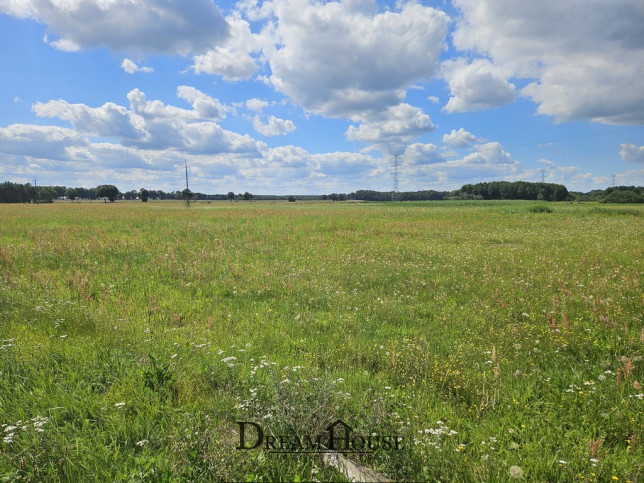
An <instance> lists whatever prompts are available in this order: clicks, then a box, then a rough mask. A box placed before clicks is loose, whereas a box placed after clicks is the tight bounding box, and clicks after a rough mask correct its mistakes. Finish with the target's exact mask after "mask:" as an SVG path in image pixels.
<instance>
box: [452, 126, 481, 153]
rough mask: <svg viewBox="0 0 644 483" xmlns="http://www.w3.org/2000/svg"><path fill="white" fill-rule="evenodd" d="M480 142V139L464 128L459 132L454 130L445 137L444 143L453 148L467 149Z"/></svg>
mask: <svg viewBox="0 0 644 483" xmlns="http://www.w3.org/2000/svg"><path fill="white" fill-rule="evenodd" d="M479 141H480V139H479V138H477V137H476V136H475V135H474V134H472V133H471V132H467V131H466V130H465V129H464V128H460V129H459V130H458V131H457V130H456V129H452V132H451V133H449V134H444V135H443V142H444V143H445V144H447V145H448V146H451V147H452V148H466V147H469V146H470V145H471V144H473V143H475V142H479Z"/></svg>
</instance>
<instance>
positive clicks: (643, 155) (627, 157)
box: [619, 143, 644, 163]
mask: <svg viewBox="0 0 644 483" xmlns="http://www.w3.org/2000/svg"><path fill="white" fill-rule="evenodd" d="M619 155H620V156H621V158H622V159H623V160H624V161H629V162H631V163H644V146H637V145H636V144H627V143H625V144H620V146H619Z"/></svg>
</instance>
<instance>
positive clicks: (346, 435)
mask: <svg viewBox="0 0 644 483" xmlns="http://www.w3.org/2000/svg"><path fill="white" fill-rule="evenodd" d="M237 424H238V425H239V445H238V446H237V448H236V449H238V450H254V449H263V450H266V451H268V452H269V453H337V452H339V453H372V452H374V451H377V450H381V451H400V450H402V449H403V443H404V438H403V437H401V436H397V435H379V434H376V433H372V434H369V435H364V434H358V433H356V432H355V431H354V429H353V428H352V427H351V426H349V425H348V424H347V423H345V422H344V421H342V420H341V419H338V420H336V421H334V422H333V423H331V424H329V426H327V427H326V429H325V430H324V431H321V432H320V433H318V434H315V435H311V434H307V435H297V434H288V435H272V434H271V435H269V434H266V433H265V432H264V429H263V428H262V427H261V426H260V425H259V424H257V423H253V422H248V421H238V422H237Z"/></svg>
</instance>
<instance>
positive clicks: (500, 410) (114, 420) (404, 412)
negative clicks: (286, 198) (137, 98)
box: [0, 201, 644, 481]
mask: <svg viewBox="0 0 644 483" xmlns="http://www.w3.org/2000/svg"><path fill="white" fill-rule="evenodd" d="M549 206H553V205H549ZM534 207H535V203H534V202H517V201H504V202H482V201H458V202H440V201H438V202H431V203H426V202H405V203H402V202H401V203H383V204H376V203H368V204H366V203H363V204H355V203H343V204H338V203H310V202H298V203H288V202H282V203H252V204H251V203H229V202H221V203H211V204H196V205H194V207H193V208H191V209H189V210H187V209H185V207H184V206H183V204H182V203H179V202H175V203H160V202H157V203H127V204H126V203H120V204H115V205H113V204H104V203H54V204H48V205H40V206H36V205H31V204H19V205H0V226H2V229H1V230H0V327H2V336H1V337H0V427H1V429H0V432H1V438H2V439H1V440H0V479H2V480H3V481H4V480H6V481H14V480H28V481H115V480H116V481H121V480H126V481H168V480H178V481H231V480H232V481H297V480H300V481H310V480H315V479H317V480H319V481H342V480H343V477H342V475H341V474H340V473H338V472H337V471H336V470H335V469H333V468H331V467H328V466H325V465H324V464H323V463H322V460H321V458H320V456H319V455H315V454H306V455H275V454H270V453H269V452H268V451H266V449H265V448H261V449H260V448H257V449H254V450H237V449H236V446H237V445H238V443H239V434H238V429H239V426H238V425H237V421H254V422H257V423H261V424H262V427H264V429H265V432H266V433H267V434H275V435H280V434H289V432H293V431H294V432H296V433H297V434H310V433H315V432H316V431H320V429H321V428H324V427H325V426H326V425H328V424H329V423H330V422H332V421H335V420H337V419H342V420H343V421H345V422H346V423H347V424H350V425H351V426H352V427H353V428H354V429H355V430H356V431H357V432H360V433H362V434H372V433H377V434H396V435H399V436H401V437H403V438H404V440H403V441H406V442H407V443H408V444H405V448H404V449H403V450H402V451H387V450H385V449H379V450H376V451H375V452H374V453H372V454H364V455H350V457H351V458H353V459H355V460H357V461H358V462H360V463H361V464H363V465H365V466H367V467H369V468H372V469H373V470H375V471H378V472H379V473H382V474H383V475H385V476H387V477H388V478H390V479H391V480H394V481H419V480H430V481H436V480H438V479H441V480H443V481H479V480H482V481H507V480H509V479H510V478H517V479H521V478H523V479H524V480H527V481H613V480H619V481H627V480H630V481H640V480H642V479H643V478H644V418H642V414H643V413H644V394H643V393H644V390H643V389H642V385H644V360H643V356H644V320H643V315H642V314H644V286H643V284H642V282H643V277H644V272H643V271H642V266H644V263H643V262H644V245H643V244H642V239H643V235H644V217H643V216H642V214H643V213H644V206H639V205H633V206H630V207H628V208H627V210H628V212H621V211H619V210H620V209H621V208H613V207H611V206H610V205H602V206H601V207H599V206H597V205H595V204H568V203H560V204H556V205H554V209H553V212H552V213H548V214H546V215H543V214H541V213H535V212H533V208H534Z"/></svg>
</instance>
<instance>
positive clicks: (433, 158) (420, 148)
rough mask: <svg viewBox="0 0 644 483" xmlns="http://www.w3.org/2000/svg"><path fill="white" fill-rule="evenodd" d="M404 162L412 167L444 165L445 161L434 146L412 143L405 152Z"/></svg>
mask: <svg viewBox="0 0 644 483" xmlns="http://www.w3.org/2000/svg"><path fill="white" fill-rule="evenodd" d="M404 162H405V163H406V164H412V165H423V164H436V163H444V162H445V159H444V158H443V157H442V156H441V154H440V153H439V152H438V148H437V147H436V145H434V144H420V143H414V144H412V145H410V146H408V147H407V149H406V150H405V156H404Z"/></svg>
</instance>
